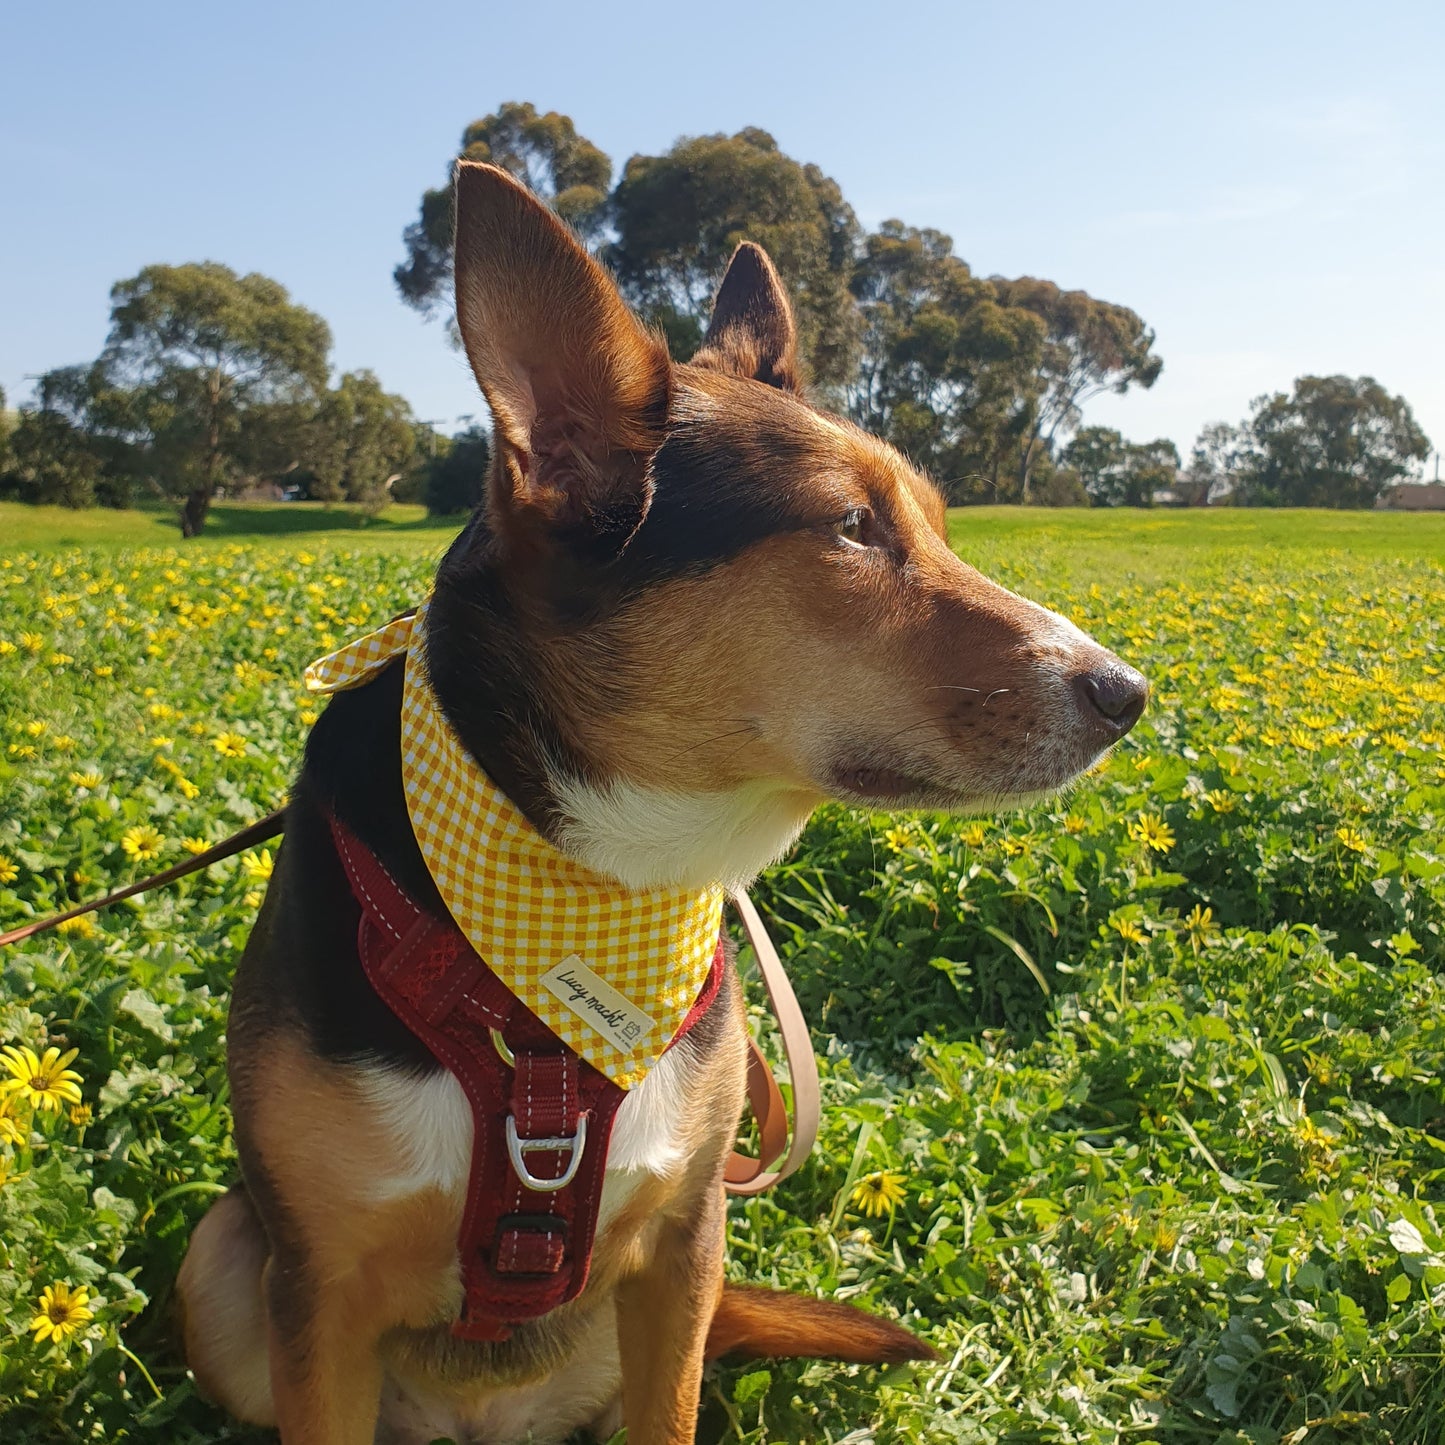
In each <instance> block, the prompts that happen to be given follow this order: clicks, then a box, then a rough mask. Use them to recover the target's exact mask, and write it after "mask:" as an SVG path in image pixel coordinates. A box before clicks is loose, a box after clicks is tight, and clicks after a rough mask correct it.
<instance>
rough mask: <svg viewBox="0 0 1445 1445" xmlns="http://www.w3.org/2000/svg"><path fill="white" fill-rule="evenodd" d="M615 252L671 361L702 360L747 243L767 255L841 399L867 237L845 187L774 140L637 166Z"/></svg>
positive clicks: (617, 216)
mask: <svg viewBox="0 0 1445 1445" xmlns="http://www.w3.org/2000/svg"><path fill="white" fill-rule="evenodd" d="M612 213H613V223H614V226H615V229H616V239H615V240H614V241H613V243H612V245H611V246H609V247H608V248H607V249H606V252H605V256H606V259H607V260H608V261H609V262H610V263H611V265H612V267H613V269H614V270H615V271H616V273H617V278H618V280H619V281H620V283H621V284H622V288H623V291H624V292H625V293H626V294H627V296H628V298H629V300H631V301H632V302H633V303H634V305H636V306H637V307H638V309H639V310H640V311H641V312H642V313H643V315H644V316H646V317H648V319H649V320H652V321H654V322H655V323H656V324H658V325H660V326H661V327H662V328H663V330H664V331H665V332H666V333H667V337H668V343H669V345H670V347H671V348H672V351H673V354H674V355H675V356H677V357H679V358H680V359H686V358H687V357H689V356H691V355H692V353H693V352H694V351H696V350H697V348H698V346H699V344H700V343H701V341H702V336H703V332H704V331H705V329H706V326H707V318H708V314H709V312H710V310H711V307H712V296H713V292H714V291H715V290H716V289H717V285H718V282H719V280H720V279H721V277H722V274H723V272H724V270H725V269H726V268H727V263H728V261H729V259H730V258H731V256H732V254H733V252H734V251H735V250H736V249H737V247H738V243H739V242H740V241H756V242H757V243H758V244H759V245H760V246H762V247H763V249H764V250H765V251H767V253H768V255H769V256H770V257H771V258H772V261H773V264H774V265H775V266H776V267H777V268H778V273H779V274H780V275H781V276H782V278H783V280H784V282H786V284H787V286H788V288H789V290H790V291H791V293H792V296H793V302H794V307H795V310H796V313H797V318H798V329H799V341H800V344H801V350H802V353H803V356H804V358H805V360H806V362H807V364H808V368H809V371H810V373H811V376H812V380H813V381H814V382H815V383H816V384H818V385H820V386H823V387H841V386H842V385H844V384H845V383H846V382H847V380H848V379H849V377H850V375H851V372H852V368H853V364H854V361H855V357H856V348H857V330H858V326H857V319H856V315H855V312H854V307H853V305H852V301H851V298H850V296H849V283H850V280H851V277H852V269H853V263H854V256H855V251H856V246H857V240H858V237H859V235H860V230H859V226H858V222H857V219H856V217H855V216H854V215H853V210H852V208H851V207H850V206H849V205H848V203H847V202H846V201H845V200H844V199H843V193H842V191H841V190H840V189H839V188H838V185H837V183H836V182H835V181H833V180H831V179H830V178H829V177H827V176H825V175H824V174H823V173H822V171H820V170H819V169H818V167H817V166H812V165H802V164H800V163H799V162H798V161H795V160H793V159H792V157H791V156H788V155H785V154H784V153H783V152H782V150H780V149H779V147H778V143H777V141H775V140H774V139H773V137H772V136H770V135H769V134H768V133H767V132H766V131H764V130H758V129H757V128H755V127H750V128H749V129H747V130H741V131H739V132H738V133H737V134H736V135H731V136H728V135H706V136H694V137H688V138H684V139H682V140H680V141H678V142H677V144H676V145H674V146H673V147H672V149H671V150H668V151H666V152H664V153H663V154H662V155H657V156H641V155H639V156H633V157H632V159H631V160H629V161H628V162H627V164H626V166H625V167H624V168H623V172H622V178H621V180H620V181H619V182H618V184H617V189H616V191H615V192H614V193H613V197H612Z"/></svg>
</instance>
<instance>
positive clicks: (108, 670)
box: [93, 665, 115, 677]
mask: <svg viewBox="0 0 1445 1445" xmlns="http://www.w3.org/2000/svg"><path fill="white" fill-rule="evenodd" d="M93 671H94V673H95V675H96V676H97V677H114V676H115V668H113V667H106V666H104V665H102V666H100V667H97V668H94V669H93Z"/></svg>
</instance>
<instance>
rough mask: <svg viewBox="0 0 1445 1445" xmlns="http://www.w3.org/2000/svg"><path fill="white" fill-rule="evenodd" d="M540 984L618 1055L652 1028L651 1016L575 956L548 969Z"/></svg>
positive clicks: (628, 1050)
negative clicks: (614, 1049)
mask: <svg viewBox="0 0 1445 1445" xmlns="http://www.w3.org/2000/svg"><path fill="white" fill-rule="evenodd" d="M541 983H542V986H543V987H544V988H545V989H546V990H547V991H548V992H549V993H551V994H555V995H556V997H558V998H559V999H561V1000H562V1002H563V1003H564V1004H566V1005H567V1007H568V1008H569V1009H571V1010H572V1012H573V1013H574V1014H576V1015H577V1017H578V1018H580V1019H581V1020H582V1021H583V1022H584V1023H587V1024H589V1025H591V1027H592V1028H593V1029H595V1030H596V1031H597V1033H599V1034H601V1035H602V1037H603V1038H604V1039H606V1040H607V1042H608V1043H610V1044H611V1045H612V1046H613V1047H614V1048H616V1049H618V1050H620V1051H621V1052H622V1053H629V1052H630V1051H631V1050H632V1049H634V1048H636V1046H637V1044H638V1042H639V1041H640V1040H641V1039H644V1038H646V1036H647V1035H648V1034H650V1033H651V1032H652V1030H653V1029H654V1028H655V1027H656V1024H655V1022H654V1020H653V1019H652V1017H651V1015H649V1014H645V1013H644V1012H643V1011H642V1010H641V1009H640V1008H638V1007H637V1005H636V1004H635V1003H632V1002H631V1001H630V1000H629V999H627V998H626V997H624V996H623V995H622V994H620V993H618V992H617V990H616V989H615V988H613V987H612V985H611V984H610V983H608V982H607V981H606V980H605V979H602V978H598V976H597V975H596V974H595V973H593V972H592V970H591V969H590V968H588V967H587V965H586V964H585V963H583V962H582V960H581V959H580V958H578V957H577V955H576V954H575V953H572V954H569V955H568V956H567V957H566V958H564V959H563V960H562V962H561V963H559V964H556V965H554V966H553V967H552V968H549V969H548V970H547V972H546V973H544V974H543V975H542V978H541Z"/></svg>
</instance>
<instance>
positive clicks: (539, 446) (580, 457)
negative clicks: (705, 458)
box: [455, 161, 672, 556]
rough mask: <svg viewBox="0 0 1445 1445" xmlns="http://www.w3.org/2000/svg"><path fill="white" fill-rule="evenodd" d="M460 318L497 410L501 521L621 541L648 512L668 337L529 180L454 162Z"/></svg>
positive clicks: (493, 508) (597, 548)
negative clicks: (629, 302) (646, 322)
mask: <svg viewBox="0 0 1445 1445" xmlns="http://www.w3.org/2000/svg"><path fill="white" fill-rule="evenodd" d="M455 271H456V285H457V324H458V326H459V328H460V330H461V334H462V342H463V344H464V345H465V347H466V352H467V357H468V359H469V360H470V362H471V364H472V370H473V371H474V372H475V373H476V377H477V381H478V382H479V383H480V384H481V388H482V391H483V393H484V394H485V395H486V398H487V404H488V405H489V406H490V408H491V411H492V419H493V422H494V444H495V448H496V452H497V457H498V465H497V468H496V470H495V471H494V472H493V477H492V484H491V486H490V488H489V491H488V498H487V505H488V507H489V509H490V513H491V516H492V519H493V523H494V525H495V526H497V527H498V528H499V529H500V530H502V531H506V530H507V529H508V527H509V524H523V523H527V524H533V525H535V524H538V523H540V524H542V525H545V526H547V527H549V528H551V529H552V530H554V531H556V532H559V533H563V534H565V535H566V536H567V538H568V540H570V541H572V542H574V543H575V544H576V545H578V546H581V547H583V548H585V549H587V550H589V551H592V552H594V553H596V554H598V555H601V556H606V555H612V554H615V553H616V552H617V551H618V550H620V549H621V548H622V547H623V546H625V545H626V543H627V541H628V539H629V538H630V537H631V536H632V534H633V533H634V532H635V531H636V530H637V528H638V526H639V525H640V524H641V522H642V519H643V518H644V517H645V516H646V515H647V507H648V503H649V501H650V500H651V495H652V481H651V461H652V456H653V454H654V453H655V452H656V450H657V448H658V447H659V446H660V445H661V444H662V439H663V433H664V430H665V427H666V424H667V413H668V405H669V400H670V392H671V384H672V371H671V363H670V362H669V360H668V355H667V346H666V343H665V342H664V341H663V340H662V339H661V338H660V337H657V336H655V335H653V334H652V333H651V332H649V331H647V330H646V329H645V328H644V327H643V326H642V325H641V323H640V322H638V321H637V319H636V318H635V317H634V316H633V315H632V313H631V312H630V311H629V310H628V309H627V306H626V304H625V303H624V302H623V300H622V297H621V295H620V294H619V293H618V290H617V287H616V286H615V285H614V284H613V282H612V280H611V278H610V277H609V276H608V275H607V273H606V272H605V271H604V270H603V269H602V267H601V266H599V265H598V264H597V262H596V261H594V260H593V259H592V258H591V257H590V256H589V255H588V254H587V252H586V251H585V250H584V249H583V248H582V246H581V245H580V244H579V243H578V241H577V239H576V238H575V237H574V236H573V235H572V233H571V232H570V231H569V230H568V229H567V227H566V226H565V225H564V224H563V223H562V222H561V221H560V220H558V218H557V217H556V215H555V214H553V212H552V211H551V210H549V209H548V207H547V206H545V205H544V204H543V203H542V202H541V201H539V200H538V199H537V198H536V197H535V196H534V195H533V194H532V193H531V192H530V191H528V190H527V189H526V187H525V186H523V185H521V184H520V183H519V182H518V181H516V180H514V179H513V178H512V177H511V176H510V175H508V174H507V173H506V172H505V171H503V170H499V169H497V167H495V166H488V165H479V164H475V163H469V162H466V161H463V162H460V163H459V164H458V165H457V169H456V264H455Z"/></svg>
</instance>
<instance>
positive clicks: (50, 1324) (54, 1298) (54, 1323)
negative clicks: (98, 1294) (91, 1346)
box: [30, 1281, 95, 1345]
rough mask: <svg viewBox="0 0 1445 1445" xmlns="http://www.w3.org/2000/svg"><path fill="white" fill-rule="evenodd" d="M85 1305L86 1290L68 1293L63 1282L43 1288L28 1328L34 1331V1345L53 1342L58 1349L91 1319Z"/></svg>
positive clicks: (87, 1302)
mask: <svg viewBox="0 0 1445 1445" xmlns="http://www.w3.org/2000/svg"><path fill="white" fill-rule="evenodd" d="M89 1303H90V1291H89V1290H86V1289H83V1288H82V1289H77V1290H72V1289H71V1288H70V1286H69V1285H68V1284H65V1283H64V1282H63V1281H62V1282H58V1283H56V1284H52V1285H47V1286H46V1287H45V1291H44V1293H43V1294H42V1295H41V1296H40V1305H39V1310H40V1313H39V1314H37V1315H36V1316H35V1318H34V1319H33V1320H31V1321H30V1328H31V1329H32V1330H34V1331H35V1343H36V1344H37V1345H43V1344H45V1343H46V1341H48V1340H54V1341H55V1343H56V1344H58V1345H59V1344H64V1343H65V1341H66V1340H67V1339H69V1338H70V1336H71V1335H73V1334H75V1333H77V1331H79V1330H80V1329H82V1328H83V1327H84V1326H85V1325H87V1324H89V1323H90V1321H91V1320H93V1319H94V1318H95V1312H94V1311H93V1310H91V1309H90V1308H89V1307H88V1306H89Z"/></svg>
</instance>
